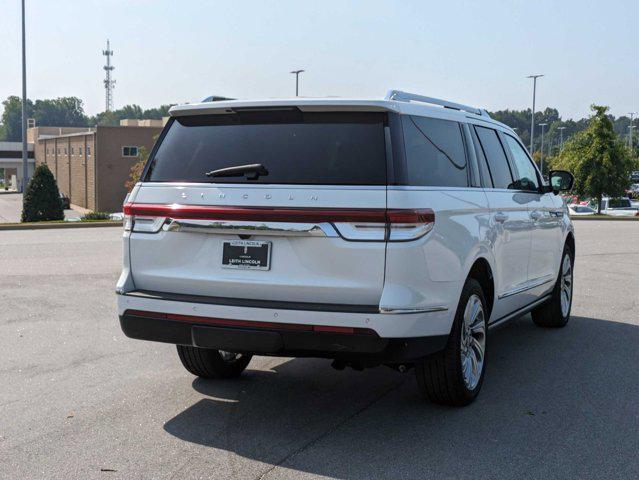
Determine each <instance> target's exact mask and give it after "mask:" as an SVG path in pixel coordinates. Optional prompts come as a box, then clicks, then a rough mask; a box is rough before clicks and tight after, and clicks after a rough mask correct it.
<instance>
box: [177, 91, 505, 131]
mask: <svg viewBox="0 0 639 480" xmlns="http://www.w3.org/2000/svg"><path fill="white" fill-rule="evenodd" d="M393 93H399V94H402V95H405V96H410V95H411V94H404V93H403V92H397V91H391V92H389V94H388V95H387V97H386V98H384V99H370V100H366V99H354V98H338V97H325V98H301V97H295V98H282V99H262V100H224V101H216V102H201V103H190V104H185V105H176V106H174V107H171V110H170V111H169V114H170V115H171V116H173V117H179V116H185V115H206V114H224V113H232V112H233V111H234V110H235V109H238V108H274V107H297V108H299V109H300V110H302V111H306V112H329V111H341V112H344V111H354V112H355V111H357V112H361V111H390V112H396V113H399V114H405V115H418V116H424V117H435V118H441V119H444V120H454V121H464V122H468V121H469V120H471V121H473V123H489V124H491V125H493V126H496V127H501V128H502V129H504V130H506V131H509V132H513V131H512V129H511V128H510V127H508V126H507V125H505V124H503V123H501V122H498V121H496V120H493V119H492V118H490V116H488V114H487V112H485V111H483V110H479V109H475V108H473V107H466V106H464V105H460V104H456V103H452V102H447V101H445V100H438V99H432V98H430V97H420V96H415V98H424V99H429V100H432V101H435V102H440V103H437V104H431V103H430V102H428V103H427V102H424V101H419V100H418V101H409V100H408V99H407V98H408V97H405V98H406V99H405V98H402V99H395V98H393ZM389 97H390V98H389ZM458 108H459V109H458ZM462 108H463V109H462ZM474 112H478V113H474ZM479 112H481V113H479ZM513 133H514V132H513Z"/></svg>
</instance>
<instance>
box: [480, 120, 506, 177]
mask: <svg viewBox="0 0 639 480" xmlns="http://www.w3.org/2000/svg"><path fill="white" fill-rule="evenodd" d="M475 130H476V131H477V136H478V137H479V141H480V142H481V146H482V147H483V149H484V154H485V155H486V159H487V160H488V165H489V166H490V173H491V174H492V177H493V184H494V186H495V188H512V183H513V177H512V175H511V173H510V167H509V166H508V159H507V158H506V153H505V152H504V149H503V147H502V145H501V142H500V141H499V137H498V136H497V132H496V131H495V130H493V129H492V128H485V127H478V126H475Z"/></svg>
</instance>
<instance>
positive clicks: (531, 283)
mask: <svg viewBox="0 0 639 480" xmlns="http://www.w3.org/2000/svg"><path fill="white" fill-rule="evenodd" d="M553 280H555V275H554V274H548V275H544V276H543V277H539V278H533V279H532V280H530V281H528V282H526V283H525V284H524V285H522V286H520V287H517V288H514V289H512V290H510V291H508V292H504V293H502V294H501V295H499V296H498V297H497V298H499V299H500V300H501V299H502V298H507V297H512V296H513V295H517V294H518V293H522V292H525V291H526V290H531V289H533V288H535V287H539V286H541V285H543V284H545V283H549V282H552V281H553Z"/></svg>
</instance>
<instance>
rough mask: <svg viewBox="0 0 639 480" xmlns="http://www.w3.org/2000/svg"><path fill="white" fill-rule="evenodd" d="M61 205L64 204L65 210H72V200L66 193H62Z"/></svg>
mask: <svg viewBox="0 0 639 480" xmlns="http://www.w3.org/2000/svg"><path fill="white" fill-rule="evenodd" d="M60 203H61V204H62V209H63V210H69V209H70V208H71V199H70V198H69V197H67V196H66V195H65V194H64V193H60Z"/></svg>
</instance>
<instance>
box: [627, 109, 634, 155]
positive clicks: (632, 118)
mask: <svg viewBox="0 0 639 480" xmlns="http://www.w3.org/2000/svg"><path fill="white" fill-rule="evenodd" d="M635 114H636V112H630V113H628V115H630V126H629V127H628V130H630V133H629V136H628V143H629V144H630V148H631V149H632V129H633V128H634V127H633V125H632V121H633V120H634V118H635Z"/></svg>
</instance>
